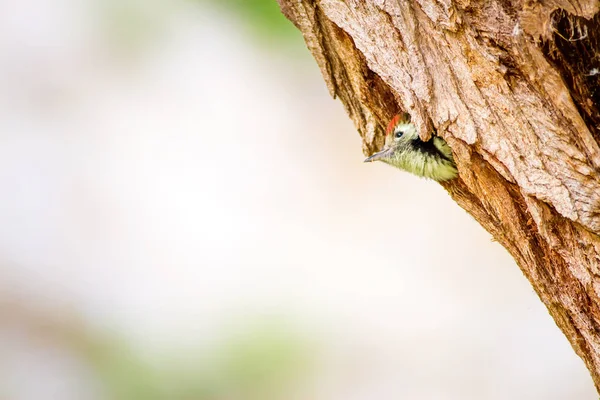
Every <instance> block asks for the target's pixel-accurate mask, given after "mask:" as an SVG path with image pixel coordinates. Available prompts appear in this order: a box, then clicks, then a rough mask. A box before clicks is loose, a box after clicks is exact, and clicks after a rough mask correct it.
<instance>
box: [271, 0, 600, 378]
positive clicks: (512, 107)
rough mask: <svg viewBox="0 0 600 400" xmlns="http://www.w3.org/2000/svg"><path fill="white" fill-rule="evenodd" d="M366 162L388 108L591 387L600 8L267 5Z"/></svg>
mask: <svg viewBox="0 0 600 400" xmlns="http://www.w3.org/2000/svg"><path fill="white" fill-rule="evenodd" d="M278 1H279V3H280V6H281V9H282V11H283V13H284V14H285V15H286V16H287V17H288V18H289V19H290V20H291V21H292V22H293V23H294V24H295V25H296V26H297V27H298V29H300V31H302V34H303V35H304V38H305V41H306V44H307V46H308V48H309V50H310V51H311V52H312V54H313V56H314V57H315V59H316V61H317V63H318V65H319V67H320V68H321V71H322V74H323V77H324V79H325V82H326V84H327V86H328V88H329V90H330V92H331V94H332V95H333V96H334V97H338V98H339V99H340V100H341V101H342V103H343V104H344V105H345V107H346V109H347V111H348V114H349V115H350V117H351V118H352V120H353V121H354V123H355V125H356V127H357V129H358V131H359V133H360V135H361V136H362V138H363V151H364V153H365V154H370V153H372V152H374V151H376V150H379V148H380V147H381V145H382V144H383V136H382V133H383V129H384V128H385V125H386V123H387V122H388V121H389V119H390V118H391V117H392V116H393V115H394V114H395V113H397V112H399V111H406V112H408V113H410V114H411V116H412V120H413V122H414V123H415V124H416V125H417V128H418V129H419V132H420V135H421V137H422V138H423V139H427V138H428V137H430V135H431V132H432V130H433V129H435V130H436V131H437V134H438V135H440V136H442V137H444V138H445V139H446V141H447V142H448V143H449V144H450V146H451V147H452V149H453V152H454V154H455V159H456V161H457V165H458V169H459V174H460V178H459V179H458V180H455V181H452V182H451V183H448V184H444V187H445V188H446V190H447V191H448V192H449V193H450V194H451V196H452V197H453V198H454V199H455V201H456V202H457V203H458V204H459V205H460V206H461V207H463V208H464V209H465V210H467V211H468V212H469V213H470V214H471V215H473V216H474V217H475V219H476V220H477V221H479V222H480V223H481V225H482V226H483V227H484V228H485V229H487V230H488V231H489V232H490V233H491V234H492V235H493V236H494V237H495V238H496V239H497V240H498V242H500V243H501V244H502V245H503V246H504V247H506V249H507V250H508V251H509V252H510V253H511V254H512V256H513V257H514V258H515V260H516V262H517V264H518V265H519V266H520V268H521V269H522V271H523V273H524V274H525V276H526V277H527V278H528V279H529V281H530V282H531V284H532V285H533V287H534V289H535V290H536V292H537V293H538V295H539V297H540V298H541V300H542V301H543V302H544V304H545V305H546V306H547V308H548V310H549V312H550V314H551V315H552V317H553V318H554V320H555V321H556V324H557V325H558V326H559V328H560V329H561V330H562V331H563V332H564V334H565V335H566V337H567V338H568V340H569V341H570V342H571V344H572V346H573V348H574V349H575V351H576V352H577V354H578V355H579V356H580V357H581V358H582V359H583V360H584V362H585V364H586V366H587V367H588V369H589V370H590V373H591V375H592V378H593V380H594V383H595V385H596V388H597V389H600V237H599V236H598V234H600V174H599V171H600V169H599V167H600V149H599V146H598V140H599V139H600V112H599V105H600V80H599V79H600V13H599V10H600V2H599V1H591V0H579V1H575V0H572V2H571V1H570V0H547V1H543V2H537V1H535V0H487V1H479V2H476V1H471V0H278Z"/></svg>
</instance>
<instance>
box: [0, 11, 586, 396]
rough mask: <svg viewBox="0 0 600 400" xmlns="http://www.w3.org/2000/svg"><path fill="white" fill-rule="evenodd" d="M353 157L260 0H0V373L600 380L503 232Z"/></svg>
mask: <svg viewBox="0 0 600 400" xmlns="http://www.w3.org/2000/svg"><path fill="white" fill-rule="evenodd" d="M363 158H364V157H363V154H362V153H361V143H360V138H359V135H358V133H357V132H356V131H355V129H354V127H353V126H352V124H351V123H350V121H349V119H348V117H347V116H346V114H345V112H344V110H343V107H342V106H341V104H340V103H339V102H336V101H334V100H332V99H331V98H330V96H329V94H328V93H327V90H326V88H325V84H324V82H323V80H322V78H321V76H320V73H319V71H318V68H317V66H316V64H315V63H314V61H313V60H312V59H311V57H310V55H309V54H308V51H307V50H306V48H305V47H304V44H303V42H302V38H301V35H300V34H299V32H297V31H296V30H295V29H294V28H293V26H292V25H291V24H290V23H288V22H287V21H286V20H285V19H284V18H283V16H281V15H280V14H279V12H278V8H277V5H276V3H275V0H227V1H217V0H215V1H214V2H209V1H208V0H206V1H202V0H196V1H192V0H187V1H184V0H171V1H167V0H164V1H154V2H148V1H142V0H137V1H136V0H20V1H19V0H0V165H1V167H0V190H1V193H2V198H1V201H0V221H1V223H2V229H1V230H0V355H2V356H1V357H0V399H2V400H29V399H31V400H34V399H35V400H37V399H64V400H68V399H73V400H87V399H177V400H179V399H182V400H183V399H206V400H241V399H256V400H269V399H274V400H275V399H281V400H294V399H302V400H308V399H310V400H372V399H417V400H429V399H461V400H462V399H477V400H481V399H490V400H496V399H498V400H500V399H503V400H504V399H507V398H509V399H540V400H542V399H543V400H553V399H557V400H558V399H596V398H597V395H596V394H595V390H594V387H593V384H592V381H591V379H590V378H589V375H588V373H587V370H586V369H585V368H584V365H583V363H582V362H581V361H580V360H579V359H578V358H577V356H576V355H575V354H574V352H573V351H572V349H571V348H570V345H569V344H568V342H567V340H566V339H565V338H564V337H563V336H562V334H561V333H560V331H559V330H558V328H557V327H556V326H555V324H554V323H553V321H552V319H551V318H550V316H549V315H548V314H547V312H546V310H545V308H544V307H543V305H542V304H541V303H540V301H539V300H538V298H537V297H536V295H535V293H534V292H533V290H532V289H531V288H530V286H529V284H528V282H527V281H526V279H525V278H524V277H523V275H522V274H521V272H520V271H519V269H518V267H517V266H516V265H515V264H514V262H513V261H512V259H511V258H510V256H509V255H508V254H507V253H506V251H505V250H504V249H503V248H501V247H500V246H499V245H498V244H497V243H495V242H493V241H492V238H491V237H490V235H489V234H487V233H486V232H485V231H484V230H483V229H482V228H481V227H480V226H479V225H478V224H477V223H475V222H474V221H473V220H472V219H471V217H469V216H468V215H467V214H466V213H465V212H464V211H463V210H461V209H460V208H459V207H458V206H457V205H456V204H454V203H453V202H452V201H451V199H450V198H449V196H448V195H447V194H446V193H445V192H444V190H443V189H442V188H441V187H440V186H439V185H437V184H435V183H433V182H427V181H424V180H420V179H418V178H415V177H412V176H410V175H408V174H405V173H402V172H400V171H398V170H394V169H392V168H390V167H388V166H386V165H383V164H381V165H377V164H368V165H365V164H363V163H362V160H363Z"/></svg>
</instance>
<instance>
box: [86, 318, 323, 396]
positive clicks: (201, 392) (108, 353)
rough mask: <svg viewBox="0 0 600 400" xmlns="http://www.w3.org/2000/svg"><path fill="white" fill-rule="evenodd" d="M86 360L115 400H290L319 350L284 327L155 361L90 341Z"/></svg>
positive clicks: (244, 328) (256, 329) (263, 325)
mask: <svg viewBox="0 0 600 400" xmlns="http://www.w3.org/2000/svg"><path fill="white" fill-rule="evenodd" d="M84 342H86V343H87V345H86V346H84V347H85V349H86V350H85V351H84V356H85V358H86V359H87V360H88V362H89V365H90V366H91V367H92V369H93V370H94V371H95V374H96V376H97V377H98V378H99V381H100V383H101V384H102V386H103V388H104V390H105V391H106V393H107V395H108V398H110V399H114V400H137V399H144V400H188V399H194V400H221V399H227V400H287V399H289V398H290V397H291V396H290V394H291V393H293V392H294V389H295V388H296V387H298V386H297V385H299V384H300V383H302V382H303V381H304V380H305V379H306V378H307V377H308V376H309V375H310V374H311V372H312V369H313V368H314V366H315V365H316V363H315V357H316V356H315V355H316V352H315V349H314V347H313V346H311V345H309V344H308V341H307V340H306V338H303V337H301V336H300V335H299V334H297V333H296V332H295V331H294V330H293V329H290V328H288V327H286V326H285V325H284V324H281V323H279V322H275V323H274V322H272V321H269V322H265V321H258V322H255V323H252V324H246V325H241V326H240V325H238V326H237V327H236V328H235V329H234V330H231V331H227V332H225V333H223V334H222V336H221V337H220V338H219V339H218V340H217V341H216V342H215V343H214V344H213V345H212V346H210V348H203V349H201V348H192V349H190V348H186V349H179V350H175V351H173V352H172V353H170V354H171V355H169V356H167V357H165V358H164V359H161V361H160V362H156V360H154V361H150V360H147V359H146V358H145V357H144V354H141V353H139V352H136V351H134V350H133V349H132V347H131V346H130V345H129V344H128V343H127V342H126V341H124V340H118V339H115V338H112V339H108V338H104V339H102V338H99V337H95V336H94V335H91V336H88V337H87V339H86V340H84Z"/></svg>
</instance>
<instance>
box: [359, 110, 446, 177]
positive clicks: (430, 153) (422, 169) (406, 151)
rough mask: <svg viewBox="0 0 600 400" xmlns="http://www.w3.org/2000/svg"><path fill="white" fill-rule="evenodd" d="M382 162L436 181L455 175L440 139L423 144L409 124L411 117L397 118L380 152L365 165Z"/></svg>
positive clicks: (388, 129) (392, 121)
mask: <svg viewBox="0 0 600 400" xmlns="http://www.w3.org/2000/svg"><path fill="white" fill-rule="evenodd" d="M372 161H383V162H384V163H386V164H390V165H392V166H394V167H396V168H400V169H403V170H405V171H408V172H410V173H412V174H415V175H417V176H421V177H424V178H429V179H433V180H435V181H438V182H442V181H448V180H450V179H454V178H456V177H457V176H458V171H457V169H456V164H455V163H454V158H453V157H452V150H451V149H450V146H448V143H446V141H445V140H444V139H442V138H441V137H439V136H434V137H433V138H432V139H431V140H429V141H427V142H424V141H422V140H421V138H419V134H418V133H417V128H416V127H415V125H413V124H411V123H410V115H409V114H406V113H405V114H403V115H402V116H400V115H396V116H395V117H394V118H392V120H391V121H390V123H389V125H388V127H387V129H386V132H385V144H384V145H383V150H381V151H380V152H378V153H375V154H373V155H372V156H371V157H368V158H367V159H366V160H365V162H372Z"/></svg>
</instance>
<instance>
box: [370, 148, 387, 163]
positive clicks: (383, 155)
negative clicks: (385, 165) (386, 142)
mask: <svg viewBox="0 0 600 400" xmlns="http://www.w3.org/2000/svg"><path fill="white" fill-rule="evenodd" d="M389 154H390V150H389V149H387V150H381V151H380V152H378V153H375V154H373V155H371V157H367V158H365V161H363V162H373V161H377V160H381V159H382V158H387V157H388V155H389Z"/></svg>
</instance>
